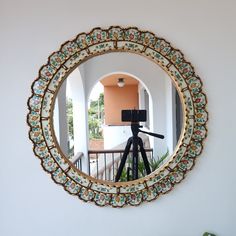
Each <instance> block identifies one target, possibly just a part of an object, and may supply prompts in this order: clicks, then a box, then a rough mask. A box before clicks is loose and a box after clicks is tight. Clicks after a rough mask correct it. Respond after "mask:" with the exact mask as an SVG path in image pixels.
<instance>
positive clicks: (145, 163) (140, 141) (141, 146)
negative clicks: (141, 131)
mask: <svg viewBox="0 0 236 236" xmlns="http://www.w3.org/2000/svg"><path fill="white" fill-rule="evenodd" d="M138 144H139V147H140V152H141V154H142V158H143V163H144V166H145V169H146V172H147V174H148V175H149V174H150V173H151V169H150V165H149V162H148V159H147V155H146V152H145V150H144V147H143V140H142V139H141V138H140V137H139V138H138Z"/></svg>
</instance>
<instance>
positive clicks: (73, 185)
mask: <svg viewBox="0 0 236 236" xmlns="http://www.w3.org/2000/svg"><path fill="white" fill-rule="evenodd" d="M109 52H129V53H136V54H139V55H141V56H144V57H146V58H148V59H150V60H151V61H153V62H154V63H156V64H157V65H158V66H160V67H161V68H162V69H163V70H165V71H166V73H167V74H168V75H169V76H170V77H171V79H172V80H173V82H174V84H175V86H176V88H177V90H178V92H179V95H180V97H181V101H182V105H183V108H184V109H183V110H184V118H185V119H184V120H185V122H184V128H183V130H182V135H181V138H180V141H179V144H178V146H177V149H176V151H175V153H174V154H173V155H172V157H171V159H170V161H169V162H168V163H167V164H165V165H164V166H162V167H161V168H160V169H158V170H156V171H155V172H153V173H151V174H150V175H148V176H146V177H145V178H141V179H138V180H135V181H130V182H124V183H111V182H104V181H100V180H97V179H94V178H92V177H90V176H87V175H85V174H84V173H81V172H80V171H78V170H77V169H76V168H75V167H74V166H73V165H72V164H71V163H70V161H69V160H68V159H67V158H66V157H65V156H63V154H62V152H61V151H60V148H59V146H58V144H57V141H56V138H55V135H54V131H53V127H52V115H53V114H52V111H53V107H54V99H55V97H56V94H57V92H58V90H59V88H60V86H61V84H62V82H63V81H64V80H65V79H66V77H67V76H68V74H69V73H71V72H72V71H73V70H74V69H75V68H76V67H77V66H78V65H80V64H81V63H83V62H84V61H86V60H88V59H89V58H91V57H94V56H98V55H101V54H104V53H109ZM31 90H32V95H31V97H30V98H29V99H28V109H29V113H28V116H27V122H28V125H29V127H30V131H29V138H30V140H31V141H32V142H33V145H34V153H35V155H36V156H37V157H38V158H39V159H40V160H41V165H42V167H43V169H44V170H45V171H46V172H48V173H49V174H50V175H51V177H52V179H53V180H54V181H55V182H56V183H57V184H60V185H62V186H63V187H64V189H65V190H66V191H67V192H68V193H70V194H72V195H76V196H78V197H79V198H80V199H81V200H83V201H85V202H94V203H95V204H96V205H98V206H106V205H110V206H112V207H123V206H125V205H131V206H137V205H139V204H141V203H142V202H149V201H152V200H154V199H156V198H157V197H158V196H159V195H162V194H165V193H167V192H169V191H170V190H172V189H173V187H174V185H175V184H177V183H180V182H181V181H182V180H183V179H184V177H185V175H186V173H187V172H188V171H189V170H191V169H192V168H193V166H194V162H195V160H196V158H197V157H198V156H199V155H200V154H201V152H202V148H203V141H204V139H205V138H206V135H207V128H206V123H207V120H208V113H207V111H206V104H207V98H206V95H205V93H203V92H202V81H201V79H200V78H199V77H198V76H197V75H195V72H194V68H193V66H192V65H191V64H190V63H189V62H187V61H186V60H185V58H184V56H183V53H182V52H181V51H180V50H177V49H175V48H174V47H173V46H172V45H171V44H170V43H169V42H167V41H166V40H165V39H163V38H159V37H158V36H156V35H155V34H154V33H152V32H149V31H142V30H139V29H138V28H136V27H128V28H122V27H120V26H111V27H109V28H107V29H101V28H94V29H93V30H92V31H91V32H89V33H80V34H79V35H77V36H76V37H75V38H74V39H72V40H70V41H67V42H65V43H64V44H63V45H62V46H61V47H60V49H59V50H58V51H57V52H54V53H52V54H51V55H50V56H49V58H48V62H47V64H45V65H43V66H42V67H41V69H40V70H39V74H38V78H37V79H36V80H35V81H34V82H33V84H32V87H31Z"/></svg>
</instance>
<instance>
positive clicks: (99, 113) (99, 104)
mask: <svg viewBox="0 0 236 236" xmlns="http://www.w3.org/2000/svg"><path fill="white" fill-rule="evenodd" d="M103 123H104V94H103V93H100V95H99V98H98V100H95V101H91V102H90V107H89V110H88V125H89V138H90V139H102V138H103V133H102V128H101V127H102V124H103Z"/></svg>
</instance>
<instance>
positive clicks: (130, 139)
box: [115, 138, 132, 182]
mask: <svg viewBox="0 0 236 236" xmlns="http://www.w3.org/2000/svg"><path fill="white" fill-rule="evenodd" d="M131 144H132V138H129V139H128V142H127V144H126V147H125V151H124V154H123V156H122V159H121V162H120V166H119V168H118V171H117V174H116V178H115V182H118V181H119V179H120V176H121V173H122V171H123V169H124V166H125V162H126V160H127V157H128V155H129V152H130V147H131Z"/></svg>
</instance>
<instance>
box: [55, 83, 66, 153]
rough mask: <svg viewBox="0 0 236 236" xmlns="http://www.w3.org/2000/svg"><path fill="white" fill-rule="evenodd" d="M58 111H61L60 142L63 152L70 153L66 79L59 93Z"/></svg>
mask: <svg viewBox="0 0 236 236" xmlns="http://www.w3.org/2000/svg"><path fill="white" fill-rule="evenodd" d="M57 98H58V111H59V134H60V138H59V143H60V147H61V150H62V152H63V153H64V154H65V155H68V127H67V116H66V81H65V82H64V83H63V84H62V86H61V88H60V90H59V92H58V95H57Z"/></svg>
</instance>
